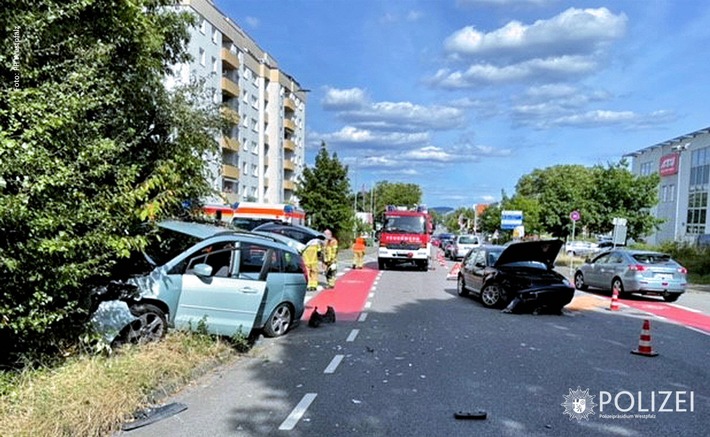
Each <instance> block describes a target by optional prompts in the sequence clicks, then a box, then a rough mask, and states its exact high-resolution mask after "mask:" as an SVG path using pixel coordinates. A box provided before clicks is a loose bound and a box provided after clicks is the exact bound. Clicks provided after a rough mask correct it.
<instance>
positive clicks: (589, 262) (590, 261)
mask: <svg viewBox="0 0 710 437" xmlns="http://www.w3.org/2000/svg"><path fill="white" fill-rule="evenodd" d="M584 263H585V264H591V263H592V259H591V258H590V257H586V258H584Z"/></svg>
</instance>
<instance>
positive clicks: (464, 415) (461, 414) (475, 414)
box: [454, 410, 488, 420]
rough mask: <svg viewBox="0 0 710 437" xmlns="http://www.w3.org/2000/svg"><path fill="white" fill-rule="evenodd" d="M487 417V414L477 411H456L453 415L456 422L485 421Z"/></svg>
mask: <svg viewBox="0 0 710 437" xmlns="http://www.w3.org/2000/svg"><path fill="white" fill-rule="evenodd" d="M487 417H488V413H486V412H485V411H484V410H477V411H472V412H471V411H457V412H455V413H454V418H456V419H458V420H485V419H486V418H487Z"/></svg>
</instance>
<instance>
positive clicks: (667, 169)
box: [658, 153, 678, 176]
mask: <svg viewBox="0 0 710 437" xmlns="http://www.w3.org/2000/svg"><path fill="white" fill-rule="evenodd" d="M658 168H659V173H660V174H661V176H671V175H674V174H676V173H678V154H677V153H671V154H670V155H663V156H661V162H660V164H659V167H658Z"/></svg>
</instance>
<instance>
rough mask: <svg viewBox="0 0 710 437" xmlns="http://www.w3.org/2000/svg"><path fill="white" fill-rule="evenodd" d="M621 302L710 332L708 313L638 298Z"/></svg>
mask: <svg viewBox="0 0 710 437" xmlns="http://www.w3.org/2000/svg"><path fill="white" fill-rule="evenodd" d="M620 302H621V303H623V304H624V305H627V306H630V307H632V308H636V309H637V310H641V311H646V312H648V313H651V314H653V315H656V316H660V317H664V318H666V319H668V320H672V321H674V322H677V323H680V324H682V325H685V326H691V327H693V328H697V329H700V330H701V331H705V332H706V333H708V334H710V316H708V315H706V314H701V313H695V312H693V311H688V310H684V309H683V308H678V307H675V306H672V305H668V304H667V303H665V302H640V301H636V300H621V301H620Z"/></svg>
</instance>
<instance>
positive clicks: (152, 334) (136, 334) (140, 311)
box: [115, 303, 168, 345]
mask: <svg viewBox="0 0 710 437" xmlns="http://www.w3.org/2000/svg"><path fill="white" fill-rule="evenodd" d="M130 309H131V314H133V315H134V316H136V317H137V319H136V320H134V321H133V322H131V323H130V324H129V325H128V326H126V327H125V328H123V330H122V331H121V333H120V334H119V336H118V338H117V340H116V342H115V344H118V345H120V344H124V343H131V344H145V343H150V342H152V341H158V340H160V339H162V338H163V337H165V334H166V332H167V328H168V321H167V319H166V317H165V312H164V311H163V310H161V309H160V308H158V307H157V306H155V305H152V304H149V303H144V304H136V305H132V306H131V308H130Z"/></svg>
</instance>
